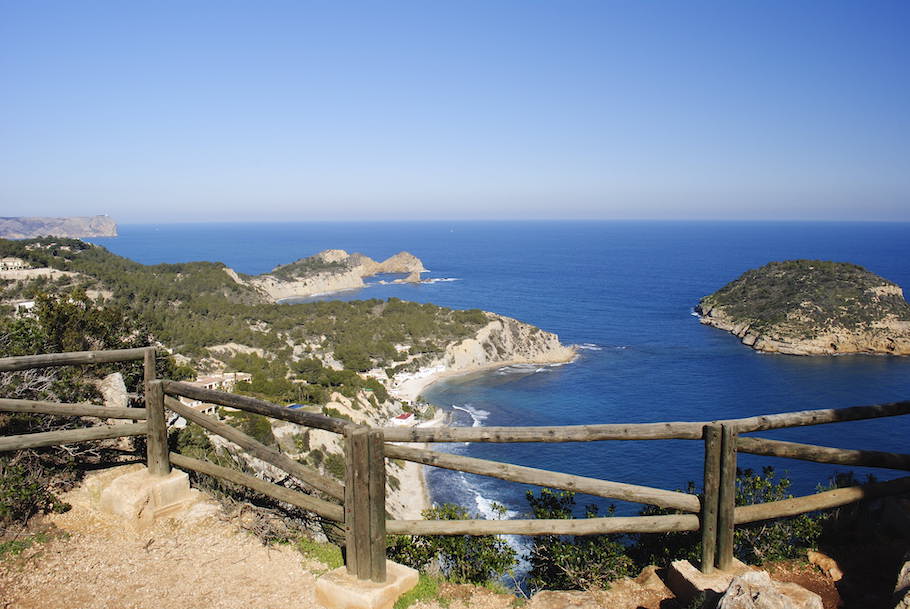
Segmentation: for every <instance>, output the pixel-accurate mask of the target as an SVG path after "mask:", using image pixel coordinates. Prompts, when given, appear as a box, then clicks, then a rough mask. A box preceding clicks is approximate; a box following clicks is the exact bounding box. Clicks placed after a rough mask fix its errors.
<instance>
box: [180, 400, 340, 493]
mask: <svg viewBox="0 0 910 609" xmlns="http://www.w3.org/2000/svg"><path fill="white" fill-rule="evenodd" d="M164 405H165V406H166V407H167V408H168V409H170V410H173V411H174V412H176V413H177V414H179V415H180V416H182V417H183V418H185V419H186V420H187V421H190V422H192V423H195V424H196V425H199V426H200V427H203V428H205V429H207V430H209V431H210V432H212V433H214V434H217V435H219V436H221V437H222V438H225V439H226V440H230V441H231V442H233V443H234V444H237V445H238V446H240V447H241V448H243V449H245V450H247V451H249V453H250V454H251V455H253V456H254V457H257V458H259V459H262V460H263V461H265V462H266V463H269V464H271V465H274V466H275V467H277V468H278V469H280V470H281V471H283V472H286V473H287V474H289V475H291V476H293V477H295V478H297V479H298V480H301V481H303V482H305V483H307V484H309V485H310V486H312V487H313V488H315V489H317V490H320V491H322V492H324V493H326V494H328V495H331V496H332V497H334V498H336V499H340V500H342V501H344V486H343V485H342V484H341V483H339V482H338V481H337V480H333V479H332V478H329V477H328V476H323V475H322V474H320V473H319V472H316V471H313V470H311V469H309V468H306V467H304V466H303V465H301V464H300V463H298V462H297V461H294V460H293V459H291V458H290V457H288V456H287V455H283V454H281V453H280V452H278V451H277V450H273V449H271V448H269V447H268V446H266V445H265V444H262V443H261V442H259V441H257V440H255V439H254V438H251V437H250V436H248V435H246V434H245V433H243V432H242V431H240V430H239V429H236V428H234V427H231V426H230V425H226V424H225V423H222V422H221V421H218V420H217V419H215V418H213V417H210V416H208V415H205V414H202V413H201V412H197V411H195V410H193V409H192V408H190V407H189V406H187V405H186V404H182V403H180V401H179V400H175V399H174V398H172V397H165V398H164Z"/></svg>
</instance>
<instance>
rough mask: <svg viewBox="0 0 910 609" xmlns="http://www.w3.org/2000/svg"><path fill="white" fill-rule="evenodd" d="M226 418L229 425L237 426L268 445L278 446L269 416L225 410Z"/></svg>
mask: <svg viewBox="0 0 910 609" xmlns="http://www.w3.org/2000/svg"><path fill="white" fill-rule="evenodd" d="M224 412H225V415H224V419H225V422H226V423H227V424H228V425H231V426H232V427H236V428H237V429H239V430H240V431H242V432H243V433H245V434H246V435H248V436H250V437H253V438H255V439H256V440H258V441H259V442H261V443H263V444H265V445H266V446H278V442H277V441H276V440H275V434H274V433H272V424H271V423H270V422H269V419H268V417H264V416H262V415H260V414H252V413H249V412H243V411H239V410H238V411H231V410H227V411H224Z"/></svg>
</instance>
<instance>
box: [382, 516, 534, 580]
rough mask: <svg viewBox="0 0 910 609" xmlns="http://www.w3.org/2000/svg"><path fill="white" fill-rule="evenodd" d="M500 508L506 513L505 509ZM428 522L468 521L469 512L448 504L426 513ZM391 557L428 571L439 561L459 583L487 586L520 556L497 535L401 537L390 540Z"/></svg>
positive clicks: (513, 564)
mask: <svg viewBox="0 0 910 609" xmlns="http://www.w3.org/2000/svg"><path fill="white" fill-rule="evenodd" d="M494 507H498V508H499V509H500V510H501V511H503V512H504V508H502V506H494ZM422 515H423V517H424V518H426V519H427V520H466V519H468V518H471V516H470V514H469V513H468V511H467V510H466V509H465V508H463V507H461V506H458V505H454V504H451V503H445V504H443V505H440V506H435V507H432V508H430V509H427V510H424V511H423V513H422ZM387 554H388V556H389V558H391V559H392V560H394V561H397V562H400V563H402V564H405V565H409V566H411V567H413V568H415V569H425V568H426V567H427V566H428V565H429V564H430V563H431V562H433V561H435V562H436V564H437V566H438V567H439V570H440V571H441V572H442V574H443V575H444V576H445V577H446V579H449V580H450V581H453V582H456V583H473V584H483V583H485V582H488V581H491V580H495V579H498V578H500V577H502V576H503V575H504V574H506V573H510V572H511V571H512V570H513V569H514V567H515V560H516V558H517V553H516V552H515V550H514V549H513V548H512V547H511V546H510V545H509V544H508V543H507V542H506V541H505V540H504V539H502V538H500V537H497V536H494V535H484V536H472V535H426V536H406V535H398V536H394V537H391V538H389V545H388V549H387Z"/></svg>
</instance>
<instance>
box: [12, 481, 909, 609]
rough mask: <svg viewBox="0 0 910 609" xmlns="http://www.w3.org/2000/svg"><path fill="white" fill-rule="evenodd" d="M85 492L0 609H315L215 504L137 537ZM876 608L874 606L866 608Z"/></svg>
mask: <svg viewBox="0 0 910 609" xmlns="http://www.w3.org/2000/svg"><path fill="white" fill-rule="evenodd" d="M87 489H88V487H87V485H83V486H81V487H79V488H77V489H75V490H73V491H71V492H69V493H67V494H66V495H65V496H64V497H63V499H64V500H65V501H67V502H68V503H70V504H72V506H73V508H72V509H71V510H70V511H69V512H66V513H64V514H55V515H50V516H47V517H45V518H44V520H43V521H41V522H40V523H38V524H37V525H34V524H33V525H32V527H31V530H30V531H29V533H30V534H34V533H35V532H36V531H43V532H44V533H46V535H45V537H46V538H47V540H46V541H44V542H42V543H36V544H34V545H33V546H31V547H29V548H28V549H26V550H25V551H24V552H23V553H22V554H20V555H19V556H15V557H7V558H5V559H4V560H3V561H0V609H170V608H174V609H272V608H274V609H317V608H318V607H319V605H317V604H316V601H315V594H314V588H315V581H316V577H317V576H318V575H319V574H321V573H323V572H324V571H325V570H326V567H325V565H323V564H322V563H319V562H317V561H314V560H311V559H308V558H306V557H304V556H303V555H302V554H300V553H299V552H298V551H297V550H296V549H294V548H293V547H290V546H274V545H273V546H266V545H263V544H262V543H261V542H260V541H259V539H257V538H256V537H255V536H253V535H251V534H250V533H248V532H247V531H246V530H244V528H243V527H242V526H241V524H242V523H241V522H239V520H238V519H237V518H236V517H234V518H229V517H228V516H226V515H224V513H223V512H222V509H221V507H220V506H219V505H218V504H216V503H214V502H212V501H201V502H199V503H197V504H196V505H195V506H194V507H193V508H192V509H191V510H189V511H188V512H187V513H185V514H183V515H181V516H179V517H177V518H171V519H165V520H162V521H159V522H157V523H156V524H155V525H153V526H152V527H150V528H147V529H145V530H136V529H134V528H133V527H132V526H130V525H128V524H127V523H126V522H125V521H122V520H120V519H118V518H117V517H115V516H111V515H108V514H103V513H101V512H99V511H97V510H96V509H95V508H94V507H93V502H92V500H91V496H90V491H89V490H87ZM889 558H890V557H889ZM845 562H847V561H845ZM861 562H871V561H861ZM851 566H852V565H851ZM869 566H870V567H872V565H871V564H870V565H869ZM876 567H877V565H876ZM764 568H765V569H767V570H768V571H769V572H771V574H772V576H773V577H774V578H775V579H778V580H780V581H792V582H795V583H798V584H800V585H802V586H804V587H805V588H807V589H809V590H811V591H813V592H815V593H816V594H819V595H820V596H821V597H822V599H823V601H824V606H825V609H838V608H840V607H853V606H857V607H859V606H862V605H854V604H853V603H850V602H847V603H844V601H843V600H842V598H841V594H840V593H839V592H844V591H846V590H840V591H839V588H843V586H842V585H840V586H836V585H835V584H834V583H833V582H832V581H831V580H830V579H829V578H828V577H827V576H825V575H824V574H822V573H821V572H820V571H819V570H817V569H816V568H815V567H813V566H811V565H808V564H806V563H804V562H801V561H789V562H784V563H775V564H773V565H765V567H764ZM863 579H866V578H865V577H863ZM891 585H892V586H893V583H892V584H891ZM439 595H440V599H437V600H433V601H422V602H419V603H417V604H415V605H413V606H412V607H413V609H443V608H445V609H469V608H470V609H512V608H514V607H519V606H523V607H524V608H525V609H589V608H590V609H595V608H602V609H678V608H679V604H678V603H677V601H676V599H675V598H673V595H672V593H671V592H670V591H669V590H668V589H666V588H665V587H663V584H662V582H661V581H660V579H659V578H658V577H657V575H655V574H653V573H652V574H650V575H648V576H647V577H646V574H645V573H644V572H643V574H642V576H641V577H640V578H638V580H623V581H621V582H615V583H614V586H613V589H611V590H610V591H607V592H603V591H598V592H556V591H552V592H551V591H545V592H542V593H540V594H538V595H536V596H535V597H534V598H532V599H530V600H523V599H516V598H515V597H514V596H512V595H511V594H499V593H495V592H493V591H490V590H487V589H484V588H479V587H476V586H460V585H453V584H443V585H442V587H441V589H440V591H439ZM863 600H864V601H869V600H872V599H869V598H865V599H863ZM876 600H877V599H876ZM873 606H878V604H877V603H872V604H869V605H868V607H873Z"/></svg>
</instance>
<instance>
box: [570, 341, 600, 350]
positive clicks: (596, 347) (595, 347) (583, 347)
mask: <svg viewBox="0 0 910 609" xmlns="http://www.w3.org/2000/svg"><path fill="white" fill-rule="evenodd" d="M575 348H576V349H581V350H582V351H603V347H601V346H600V345H595V344H594V343H582V344H580V345H575Z"/></svg>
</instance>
